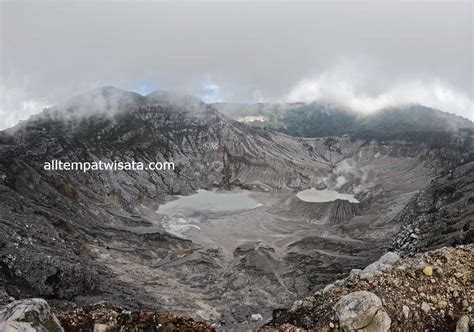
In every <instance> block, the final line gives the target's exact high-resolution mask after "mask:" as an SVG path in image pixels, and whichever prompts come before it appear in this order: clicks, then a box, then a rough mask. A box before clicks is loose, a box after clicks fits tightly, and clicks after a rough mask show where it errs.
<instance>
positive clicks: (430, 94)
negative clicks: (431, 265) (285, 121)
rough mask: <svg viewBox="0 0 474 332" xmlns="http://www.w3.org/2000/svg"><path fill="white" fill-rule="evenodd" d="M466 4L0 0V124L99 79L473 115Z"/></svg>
mask: <svg viewBox="0 0 474 332" xmlns="http://www.w3.org/2000/svg"><path fill="white" fill-rule="evenodd" d="M472 7H473V4H472V2H471V1H466V2H453V1H449V2H445V3H442V2H439V1H438V2H428V1H424V2H417V3H412V2H408V1H404V2H392V3H390V2H386V1H382V2H380V1H379V2H375V1H374V2H355V1H349V2H340V3H333V2H302V3H292V2H270V1H266V2H260V3H250V2H233V3H231V2H225V3H216V2H194V3H176V2H165V3H158V2H150V1H148V2H132V1H129V2H111V1H87V2H82V3H81V2H72V1H62V2H51V1H31V2H25V1H3V0H2V2H1V68H0V78H1V82H0V88H1V94H2V95H1V103H0V129H1V128H5V127H7V126H11V125H13V124H15V123H16V122H17V121H18V120H20V119H24V118H26V117H28V115H30V114H31V113H35V112H37V111H38V110H40V109H41V108H42V107H44V106H46V105H51V104H54V103H56V102H59V101H61V100H63V99H65V98H67V97H69V96H71V95H74V94H78V93H81V92H84V91H86V90H88V89H91V88H95V87H98V86H103V85H114V86H117V87H120V88H124V89H129V90H134V91H137V92H140V93H148V92H150V91H153V90H156V89H168V90H177V91H183V92H187V93H192V94H194V95H197V96H200V97H201V98H203V99H204V100H206V101H237V102H238V101H296V100H304V101H312V100H315V99H327V100H330V101H335V102H340V103H343V104H347V105H349V106H351V107H353V108H355V109H358V110H361V111H370V110H373V109H377V108H380V107H384V106H387V105H391V104H396V103H406V102H417V103H422V104H425V105H428V106H433V107H437V108H440V109H442V110H444V111H449V112H455V113H457V114H461V115H464V116H465V117H469V118H470V119H474V115H473V113H474V111H473V99H474V91H473V70H472V58H473V8H472Z"/></svg>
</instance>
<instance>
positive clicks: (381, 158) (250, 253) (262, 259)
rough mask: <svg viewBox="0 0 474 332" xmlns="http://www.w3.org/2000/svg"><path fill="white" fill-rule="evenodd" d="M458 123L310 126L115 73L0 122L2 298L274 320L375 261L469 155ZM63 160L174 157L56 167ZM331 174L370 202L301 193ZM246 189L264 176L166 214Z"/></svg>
mask: <svg viewBox="0 0 474 332" xmlns="http://www.w3.org/2000/svg"><path fill="white" fill-rule="evenodd" d="M171 97H173V98H171ZM175 97H176V98H177V99H178V100H174V98H175ZM183 98H184V97H183ZM443 137H444V136H443ZM448 137H449V139H447V140H446V141H444V142H443V144H442V145H440V146H433V145H432V144H428V143H426V142H424V141H416V142H415V141H405V140H403V139H394V140H376V139H356V138H353V137H349V136H345V137H325V138H305V139H303V138H295V137H291V136H287V135H284V134H281V133H278V132H275V131H272V130H265V129H258V128H252V127H249V126H247V125H244V124H241V123H239V122H236V121H234V120H231V119H229V118H228V117H226V116H224V115H222V114H220V113H219V112H217V111H216V110H215V109H214V107H212V106H210V105H206V104H203V103H201V102H200V101H197V100H194V99H192V98H191V100H188V99H187V98H184V100H182V99H181V97H180V96H176V95H174V94H171V95H170V94H169V93H153V94H151V95H149V96H140V95H137V94H134V93H130V92H126V91H122V90H118V89H115V88H110V87H108V88H103V89H99V90H96V91H94V92H92V93H90V94H85V95H82V96H79V97H76V98H73V99H72V100H71V101H68V102H66V103H64V104H60V105H57V106H54V107H52V108H50V109H48V110H45V111H44V112H43V113H42V114H40V115H37V116H34V117H32V118H31V119H30V120H28V121H25V122H23V123H21V124H19V125H18V126H16V127H14V128H12V129H9V130H6V131H3V132H0V215H1V218H0V281H2V282H1V283H0V300H1V301H2V302H3V303H7V301H9V297H10V296H12V297H14V298H24V297H33V296H42V297H45V298H48V299H51V300H49V301H50V304H51V305H52V306H54V307H58V308H69V307H71V306H73V305H76V304H90V303H95V302H97V301H98V300H107V301H109V302H110V303H112V304H115V305H123V306H127V307H131V308H134V307H148V308H153V309H156V308H159V309H160V310H163V311H172V312H176V313H186V314H189V315H193V316H195V317H200V318H201V319H205V320H207V321H209V322H214V323H215V324H217V325H218V326H222V327H223V328H224V325H225V328H232V327H235V326H239V327H242V326H245V327H249V328H251V327H253V326H252V324H254V323H255V322H254V323H252V322H251V315H252V314H257V313H258V314H261V315H262V317H263V318H264V319H266V318H267V317H269V315H270V311H271V310H272V309H273V308H275V307H281V306H285V305H287V304H289V303H292V302H293V301H294V300H295V299H297V298H299V297H301V296H304V295H306V294H307V293H308V292H311V291H313V290H317V289H319V288H321V287H323V286H324V285H326V284H327V283H328V282H332V281H334V280H335V279H338V278H343V277H344V276H346V275H347V274H348V273H349V271H350V270H351V269H357V268H363V267H364V266H366V265H367V264H368V263H370V262H372V261H374V260H376V259H377V258H378V257H379V256H380V255H381V254H382V253H383V252H384V251H385V250H386V249H387V247H388V245H389V243H390V241H391V239H392V238H393V236H395V235H396V234H397V233H398V231H399V228H400V227H401V225H402V224H404V223H406V222H408V221H406V220H403V218H401V217H400V212H401V211H402V210H403V208H404V207H405V205H406V204H407V202H411V200H410V199H412V197H413V196H414V195H416V194H417V191H418V190H420V189H421V188H423V187H425V186H426V185H428V184H429V182H430V180H431V178H433V177H435V176H437V174H442V173H443V172H444V171H445V170H446V167H447V166H449V165H451V164H456V163H457V165H459V163H461V161H462V160H464V163H466V162H467V161H468V160H469V158H471V157H472V154H473V151H474V149H471V148H472V140H470V139H469V137H468V136H466V135H465V134H462V133H449V135H448ZM53 159H57V160H61V161H70V162H80V161H99V160H100V161H104V162H105V161H140V162H143V163H144V164H148V163H149V162H156V161H162V162H174V164H175V168H174V169H170V170H167V171H155V170H151V169H145V170H135V171H134V170H131V171H92V172H82V171H46V170H45V169H44V163H45V162H47V161H51V160H53ZM461 173H462V172H461ZM461 173H459V174H461ZM462 174H464V173H462ZM462 181H464V180H461V178H460V179H459V185H461V184H462ZM322 184H324V187H327V188H329V189H337V190H338V191H341V192H343V193H350V194H354V195H355V197H357V199H358V200H359V201H360V203H349V202H348V201H345V200H336V201H333V202H327V203H308V202H302V201H299V200H297V199H296V198H295V193H296V192H297V191H299V190H303V189H307V188H311V187H320V188H321V187H322ZM240 187H241V188H256V189H258V190H254V191H252V193H251V194H252V195H253V196H255V199H256V200H257V201H258V203H259V205H258V207H257V208H255V209H252V210H250V211H245V212H242V213H238V214H232V215H227V216H224V217H222V218H219V217H213V218H214V219H213V218H201V219H199V218H197V219H199V220H192V221H189V220H184V221H183V220H178V218H174V219H173V217H166V216H163V215H159V214H158V213H157V212H156V211H157V208H158V206H159V205H160V204H163V203H164V202H166V201H169V200H171V199H175V198H176V197H175V195H190V194H193V193H195V192H196V190H198V189H216V190H233V189H239V188H240ZM464 195H465V197H467V194H464ZM463 202H464V200H463ZM466 202H469V199H467V201H466ZM461 215H462V212H459V216H461ZM396 216H399V218H398V219H394V218H395V217H396ZM407 216H408V214H407ZM166 218H168V219H166ZM459 220H461V219H459ZM166 222H170V223H173V222H174V223H177V224H178V226H180V225H181V224H180V223H183V222H191V223H192V226H193V227H191V228H192V230H193V231H189V230H188V231H186V232H181V233H180V232H175V231H173V230H172V228H169V227H167V226H166V225H167V224H166ZM460 225H461V224H460V223H459V224H458V223H456V229H457V228H458V226H460ZM196 227H197V228H196ZM462 227H464V226H462ZM172 231H173V233H171V232H172ZM193 232H194V233H193ZM191 239H192V241H191ZM440 241H442V240H441V238H440ZM242 299H244V300H242ZM246 321H247V323H248V325H247V324H246V323H245V322H246Z"/></svg>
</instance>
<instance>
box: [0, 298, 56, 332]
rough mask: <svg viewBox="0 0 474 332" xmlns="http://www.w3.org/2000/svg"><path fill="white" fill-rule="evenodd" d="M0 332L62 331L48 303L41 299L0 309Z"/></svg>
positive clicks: (20, 302) (15, 302) (23, 301)
mask: <svg viewBox="0 0 474 332" xmlns="http://www.w3.org/2000/svg"><path fill="white" fill-rule="evenodd" d="M0 331H5V332H13V331H22V332H29V331H32V332H33V331H38V332H43V331H45V332H46V331H47V332H61V331H64V330H63V328H62V327H61V325H60V323H59V321H58V319H57V318H56V316H55V315H54V313H53V312H52V310H51V308H50V307H49V305H48V303H47V302H46V301H45V300H43V299H26V300H19V301H14V302H11V303H9V304H8V305H6V306H4V307H2V308H0Z"/></svg>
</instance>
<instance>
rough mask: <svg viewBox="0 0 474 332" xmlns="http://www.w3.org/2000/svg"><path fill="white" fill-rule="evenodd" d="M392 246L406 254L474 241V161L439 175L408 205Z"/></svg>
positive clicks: (398, 218)
mask: <svg viewBox="0 0 474 332" xmlns="http://www.w3.org/2000/svg"><path fill="white" fill-rule="evenodd" d="M394 222H397V223H401V224H402V225H403V226H402V228H401V230H400V232H399V233H398V234H397V236H396V237H395V239H394V240H393V242H392V246H391V247H392V249H393V250H397V251H400V252H401V253H402V254H404V255H413V254H415V253H418V252H424V251H427V250H432V249H437V248H439V247H443V246H454V245H458V244H467V243H473V242H474V162H470V163H466V164H463V165H461V166H459V167H457V168H455V169H451V170H449V171H447V172H446V174H444V175H442V176H439V177H437V178H435V179H433V180H432V181H431V183H430V184H429V185H428V186H427V187H425V188H423V190H421V191H420V193H418V194H417V195H416V196H415V197H413V198H412V199H411V200H410V202H409V203H408V204H407V205H406V207H405V208H404V209H403V211H402V212H401V213H400V215H399V216H397V217H396V219H395V220H394Z"/></svg>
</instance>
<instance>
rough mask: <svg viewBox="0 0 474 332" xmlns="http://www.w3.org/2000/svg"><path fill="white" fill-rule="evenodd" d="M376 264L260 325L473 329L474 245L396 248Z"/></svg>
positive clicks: (274, 327) (272, 328) (276, 327)
mask: <svg viewBox="0 0 474 332" xmlns="http://www.w3.org/2000/svg"><path fill="white" fill-rule="evenodd" d="M374 264H375V265H372V266H371V267H368V268H366V269H365V270H363V271H362V270H352V271H351V273H350V274H349V276H348V277H347V278H345V279H341V280H338V281H336V282H335V283H334V284H331V285H328V286H326V287H325V288H324V290H322V291H318V292H316V293H315V294H314V296H310V297H307V298H306V299H304V300H302V301H298V302H295V304H294V305H293V307H292V308H291V309H290V310H278V311H275V312H274V317H273V320H272V321H271V322H269V323H268V324H267V325H266V326H265V327H263V328H261V329H260V330H259V331H275V330H278V331H338V330H343V331H349V330H354V329H364V328H365V329H364V331H388V329H390V331H426V330H429V331H466V332H467V331H469V326H470V328H473V327H474V320H473V319H472V317H473V314H472V311H473V306H474V287H473V280H474V245H472V244H471V245H462V246H458V247H456V248H441V249H437V250H433V251H428V252H426V253H420V254H417V255H415V256H414V257H412V258H404V259H400V258H399V257H397V255H396V254H394V253H391V254H390V256H387V255H386V256H385V258H384V259H382V260H381V261H379V262H375V263H374ZM378 313H380V314H378ZM377 314H378V315H379V317H377Z"/></svg>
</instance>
